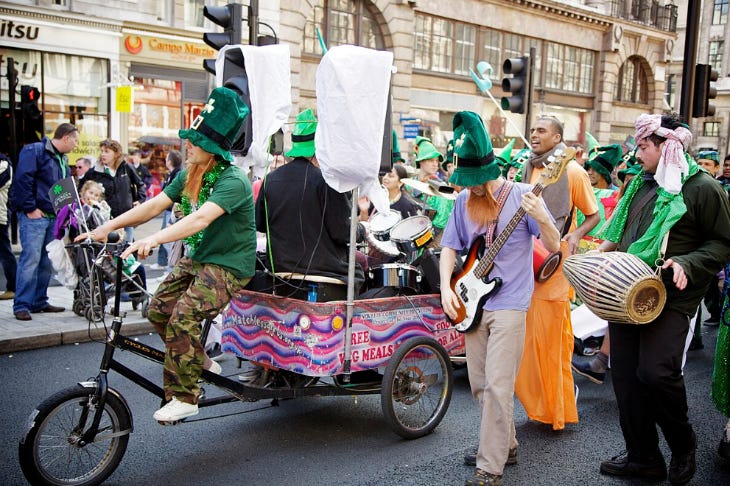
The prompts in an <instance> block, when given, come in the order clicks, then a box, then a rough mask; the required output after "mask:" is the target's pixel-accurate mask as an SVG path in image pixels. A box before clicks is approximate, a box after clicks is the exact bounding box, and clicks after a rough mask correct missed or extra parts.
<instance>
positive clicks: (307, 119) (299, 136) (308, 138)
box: [286, 108, 317, 158]
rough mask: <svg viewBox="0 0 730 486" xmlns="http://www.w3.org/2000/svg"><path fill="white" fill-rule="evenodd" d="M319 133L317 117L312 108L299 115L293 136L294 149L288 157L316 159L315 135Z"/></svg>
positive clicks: (287, 154)
mask: <svg viewBox="0 0 730 486" xmlns="http://www.w3.org/2000/svg"><path fill="white" fill-rule="evenodd" d="M316 131H317V117H315V116H314V112H313V111H312V109H311V108H307V109H306V110H304V111H302V112H301V113H299V114H298V115H297V120H296V121H295V122H294V130H292V134H291V142H292V147H291V150H289V151H288V152H287V153H286V156H287V157H306V158H309V157H314V152H315V150H314V133H315V132H316Z"/></svg>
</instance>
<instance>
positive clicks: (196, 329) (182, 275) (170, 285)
mask: <svg viewBox="0 0 730 486" xmlns="http://www.w3.org/2000/svg"><path fill="white" fill-rule="evenodd" d="M249 280H250V278H238V277H236V276H235V275H233V274H232V273H231V272H229V271H228V270H225V269H223V268H222V267H219V266H218V265H212V264H203V263H199V262H195V261H193V260H191V259H190V258H188V257H184V258H182V259H181V260H180V262H179V263H178V264H177V266H175V268H174V269H173V270H172V272H171V273H170V274H169V275H168V276H167V278H165V280H164V281H163V282H162V283H160V285H159V287H158V288H157V292H155V296H154V297H153V298H152V300H151V302H150V306H149V311H148V314H147V317H148V318H149V320H150V322H151V323H152V325H153V326H154V328H155V329H156V330H157V333H158V334H159V335H160V337H161V338H162V340H163V341H164V342H165V367H164V373H163V379H164V385H165V399H166V400H168V401H169V400H170V399H172V397H173V396H174V397H177V399H178V400H180V401H182V402H187V403H197V402H198V395H200V386H199V385H198V379H199V378H200V373H201V371H202V369H203V363H204V361H205V354H204V349H203V343H201V342H200V333H201V329H202V322H203V321H204V320H205V319H213V318H214V317H215V316H217V315H218V314H219V313H220V312H221V310H223V308H224V307H225V306H226V305H227V304H228V302H229V301H230V300H231V297H232V296H233V295H235V294H236V293H237V292H238V291H239V290H241V289H242V288H243V287H244V286H245V285H246V284H247V283H248V281H249Z"/></svg>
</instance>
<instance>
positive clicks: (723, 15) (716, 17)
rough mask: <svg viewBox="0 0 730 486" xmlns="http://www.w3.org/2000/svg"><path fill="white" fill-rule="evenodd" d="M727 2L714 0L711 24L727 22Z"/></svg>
mask: <svg viewBox="0 0 730 486" xmlns="http://www.w3.org/2000/svg"><path fill="white" fill-rule="evenodd" d="M727 3H728V0H715V6H714V8H713V9H712V25H723V24H726V23H727Z"/></svg>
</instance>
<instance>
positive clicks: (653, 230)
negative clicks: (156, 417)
mask: <svg viewBox="0 0 730 486" xmlns="http://www.w3.org/2000/svg"><path fill="white" fill-rule="evenodd" d="M684 157H685V159H686V160H687V164H688V165H689V173H688V174H687V175H685V176H683V177H682V184H683V185H684V183H685V182H687V179H689V178H690V177H692V176H693V175H695V174H696V173H697V172H698V170H699V166H698V165H697V163H696V162H695V161H694V160H693V159H692V157H690V156H689V155H688V154H687V153H686V152H685V154H684ZM643 174H644V171H643V170H642V171H641V172H639V174H638V175H637V176H636V177H634V178H633V179H632V180H631V183H630V184H629V186H628V187H627V188H626V193H625V194H624V195H623V197H622V198H621V200H620V201H619V202H618V205H617V206H616V210H615V211H614V213H613V217H612V218H611V221H610V224H609V225H608V227H607V228H606V229H604V230H603V231H602V232H601V237H602V238H603V239H605V240H609V241H612V242H614V243H618V242H619V241H621V236H622V235H623V233H624V230H625V228H624V227H625V226H626V220H627V219H628V216H629V206H630V205H631V201H632V200H633V199H634V196H635V195H636V192H637V191H638V190H639V189H640V188H641V186H643V185H644V182H645V181H644V179H643V177H642V175H643ZM657 195H658V197H657V200H656V203H655V204H654V212H653V213H652V218H653V220H652V223H651V225H650V226H649V228H648V229H647V230H646V233H644V235H643V236H642V237H641V238H639V239H638V240H636V241H635V242H633V243H632V244H631V246H629V248H628V250H627V251H628V253H631V254H632V255H636V256H637V257H639V258H640V259H641V260H643V261H644V262H645V263H646V264H647V265H649V266H650V267H652V268H653V267H655V266H656V265H657V260H658V259H659V258H661V256H662V255H661V245H662V242H663V240H664V235H666V234H667V233H669V230H670V229H672V226H674V224H675V223H676V222H677V221H679V219H680V218H681V217H682V216H683V215H684V213H686V212H687V206H685V204H684V196H683V195H682V192H681V191H680V192H679V194H670V193H668V192H667V191H665V190H664V189H662V188H661V187H658V188H657Z"/></svg>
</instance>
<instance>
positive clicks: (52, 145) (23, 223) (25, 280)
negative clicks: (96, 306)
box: [10, 123, 79, 321]
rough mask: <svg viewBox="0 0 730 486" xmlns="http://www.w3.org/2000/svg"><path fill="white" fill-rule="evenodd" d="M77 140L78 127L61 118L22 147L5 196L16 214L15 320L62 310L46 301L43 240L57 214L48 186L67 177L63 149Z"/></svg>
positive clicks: (49, 268)
mask: <svg viewBox="0 0 730 486" xmlns="http://www.w3.org/2000/svg"><path fill="white" fill-rule="evenodd" d="M78 144H79V132H78V129H77V128H76V127H75V126H74V125H72V124H70V123H61V124H60V125H59V126H58V127H57V128H56V131H55V132H54V134H53V139H49V138H48V137H43V139H41V141H40V142H36V143H31V144H28V145H26V146H24V147H23V149H22V150H21V151H20V155H19V156H18V167H17V172H16V174H15V178H14V180H13V185H12V186H11V187H10V201H11V203H12V206H13V209H14V211H15V212H16V213H17V214H18V229H19V232H20V245H21V251H20V258H19V259H18V267H19V271H18V272H17V275H16V280H15V300H14V302H13V313H14V314H15V318H16V319H18V320H20V321H30V320H31V319H32V317H31V313H32V312H63V311H64V310H65V309H64V308H63V307H59V306H55V305H51V304H50V303H49V302H48V284H49V282H50V280H51V275H52V273H53V267H52V266H51V261H50V260H49V259H48V252H47V251H46V245H47V244H48V243H50V242H51V241H52V240H53V226H54V224H55V222H56V215H55V212H54V209H53V204H52V203H51V198H50V196H49V195H48V191H49V190H50V189H51V186H52V185H53V184H55V183H56V182H58V181H59V180H61V179H64V178H66V177H70V176H71V170H70V168H69V166H68V156H67V155H66V154H68V153H69V152H71V151H72V150H74V149H75V148H76V146H77V145H78Z"/></svg>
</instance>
